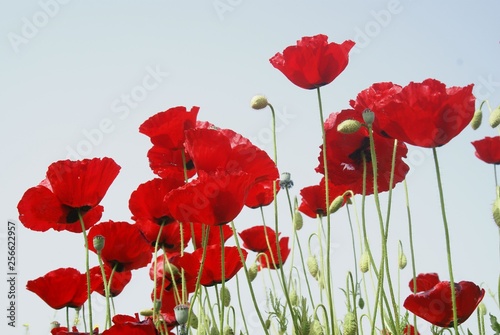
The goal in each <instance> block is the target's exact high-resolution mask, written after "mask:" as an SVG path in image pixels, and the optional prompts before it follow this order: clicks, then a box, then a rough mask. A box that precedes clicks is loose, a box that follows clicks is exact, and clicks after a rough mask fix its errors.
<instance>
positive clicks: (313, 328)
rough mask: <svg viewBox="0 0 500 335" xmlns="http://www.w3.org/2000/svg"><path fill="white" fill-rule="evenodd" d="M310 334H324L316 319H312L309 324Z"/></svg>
mask: <svg viewBox="0 0 500 335" xmlns="http://www.w3.org/2000/svg"><path fill="white" fill-rule="evenodd" d="M310 334H311V335H324V332H323V326H322V325H321V322H319V320H318V319H314V320H313V322H312V326H311V332H310Z"/></svg>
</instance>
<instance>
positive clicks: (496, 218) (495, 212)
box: [493, 198, 500, 228]
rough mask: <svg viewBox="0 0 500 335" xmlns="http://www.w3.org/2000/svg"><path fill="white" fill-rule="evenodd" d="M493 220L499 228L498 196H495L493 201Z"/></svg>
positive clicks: (499, 206) (499, 202)
mask: <svg viewBox="0 0 500 335" xmlns="http://www.w3.org/2000/svg"><path fill="white" fill-rule="evenodd" d="M493 220H494V221H495V223H496V224H497V226H498V228H500V198H497V200H495V202H494V203H493Z"/></svg>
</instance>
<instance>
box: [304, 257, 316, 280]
mask: <svg viewBox="0 0 500 335" xmlns="http://www.w3.org/2000/svg"><path fill="white" fill-rule="evenodd" d="M307 269H308V270H309V273H310V274H311V275H312V276H313V277H314V278H316V276H317V275H318V270H319V267H318V260H317V259H316V257H315V256H309V257H308V258H307Z"/></svg>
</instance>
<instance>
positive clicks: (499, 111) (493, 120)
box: [490, 106, 500, 128]
mask: <svg viewBox="0 0 500 335" xmlns="http://www.w3.org/2000/svg"><path fill="white" fill-rule="evenodd" d="M499 124H500V106H498V107H497V108H495V109H494V110H493V111H492V112H491V114H490V126H491V128H496V127H497V126H498V125H499Z"/></svg>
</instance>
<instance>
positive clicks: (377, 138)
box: [316, 109, 410, 194]
mask: <svg viewBox="0 0 500 335" xmlns="http://www.w3.org/2000/svg"><path fill="white" fill-rule="evenodd" d="M346 120H357V121H359V122H363V117H362V115H361V113H360V112H358V111H355V110H352V109H347V110H343V111H341V112H340V113H332V114H330V116H329V117H328V119H327V120H326V122H325V132H326V146H327V147H326V148H327V151H326V155H327V162H328V176H329V178H330V180H331V181H332V183H333V184H335V185H348V187H349V189H351V190H352V191H353V192H354V193H356V194H361V193H362V189H363V188H362V185H363V173H364V172H363V170H364V166H363V156H364V158H365V161H366V194H373V166H372V157H371V153H370V140H369V135H368V130H367V129H366V128H364V127H361V128H360V129H359V130H358V131H357V132H355V133H351V134H344V133H341V132H339V131H338V130H337V127H338V125H339V124H340V123H342V122H343V121H346ZM373 139H374V142H375V150H376V155H377V166H378V178H377V182H378V191H379V192H384V191H388V190H389V182H390V179H391V169H392V155H393V150H394V140H392V139H390V138H386V137H384V136H382V135H379V134H378V133H377V132H373ZM407 152H408V149H407V147H406V145H405V144H404V143H401V142H398V143H397V148H396V160H395V164H396V165H395V169H394V180H393V182H394V185H395V184H396V183H399V182H401V181H403V180H404V178H405V176H406V174H407V173H408V171H409V169H410V168H409V167H408V165H407V164H406V163H405V162H403V158H404V157H406V153H407ZM318 160H319V162H320V164H319V166H318V167H317V168H316V171H317V172H319V173H323V174H324V167H323V153H322V152H321V153H320V155H319V157H318Z"/></svg>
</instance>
